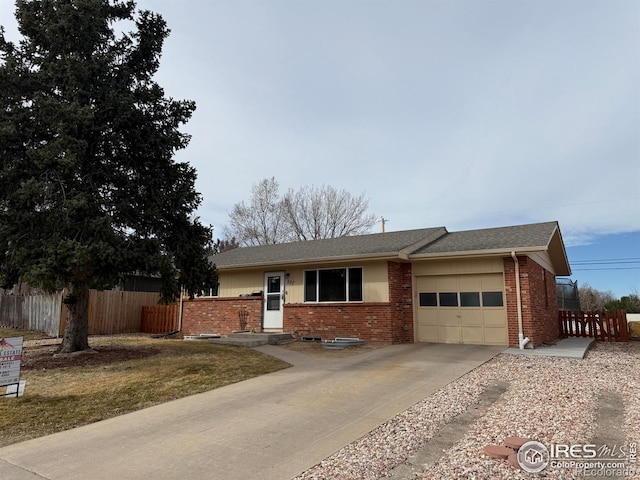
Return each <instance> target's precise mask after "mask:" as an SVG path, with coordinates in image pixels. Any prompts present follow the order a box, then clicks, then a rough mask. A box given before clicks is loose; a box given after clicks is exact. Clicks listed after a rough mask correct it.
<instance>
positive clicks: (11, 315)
mask: <svg viewBox="0 0 640 480" xmlns="http://www.w3.org/2000/svg"><path fill="white" fill-rule="evenodd" d="M61 305H62V294H61V293H56V294H53V295H0V325H2V326H4V327H12V328H20V329H23V330H37V331H39V332H44V333H46V334H47V335H50V336H52V337H56V336H57V335H58V331H59V328H60V311H61Z"/></svg>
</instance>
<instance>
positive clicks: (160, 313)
mask: <svg viewBox="0 0 640 480" xmlns="http://www.w3.org/2000/svg"><path fill="white" fill-rule="evenodd" d="M177 330H178V306H177V305H152V306H144V307H142V315H141V319H140V331H141V332H143V333H159V334H161V333H172V332H175V331H177Z"/></svg>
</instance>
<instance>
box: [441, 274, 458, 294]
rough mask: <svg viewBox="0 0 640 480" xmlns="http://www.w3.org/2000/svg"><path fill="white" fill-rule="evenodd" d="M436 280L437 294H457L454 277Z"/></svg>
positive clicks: (456, 282) (456, 284)
mask: <svg viewBox="0 0 640 480" xmlns="http://www.w3.org/2000/svg"><path fill="white" fill-rule="evenodd" d="M437 278H438V291H439V292H457V291H458V279H457V277H456V276H444V277H437Z"/></svg>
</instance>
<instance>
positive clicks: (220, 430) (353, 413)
mask: <svg viewBox="0 0 640 480" xmlns="http://www.w3.org/2000/svg"><path fill="white" fill-rule="evenodd" d="M258 349H259V350H261V351H263V352H265V353H268V354H270V355H274V356H276V357H279V358H282V359H283V360H285V361H287V362H289V363H291V364H293V365H294V366H293V367H291V368H288V369H286V370H282V371H279V372H275V373H271V374H269V375H264V376H262V377H258V378H253V379H251V380H246V381H244V382H241V383H237V384H234V385H229V386H226V387H223V388H219V389H216V390H212V391H210V392H206V393H202V394H198V395H193V396H190V397H187V398H183V399H180V400H175V401H173V402H169V403H165V404H163V405H158V406H155V407H151V408H147V409H145V410H140V411H137V412H133V413H130V414H127V415H123V416H120V417H117V418H112V419H109V420H105V421H102V422H98V423H94V424H91V425H87V426H84V427H80V428H76V429H73V430H69V431H66V432H61V433H58V434H54V435H50V436H47V437H42V438H37V439H34V440H29V441H27V442H23V443H19V444H15V445H10V446H8V447H5V448H2V449H0V478H11V479H14V480H24V479H29V480H34V479H48V480H57V479H60V480H62V479H64V480H73V479H82V480H84V479H86V478H92V479H109V480H112V479H114V478H118V479H147V478H153V479H182V478H199V479H206V478H215V479H243V480H245V479H248V478H260V479H278V480H282V479H288V478H292V477H295V476H296V475H298V474H299V473H301V472H303V471H305V470H306V469H308V468H310V467H312V466H313V465H315V464H316V463H318V462H320V461H321V460H322V459H324V458H326V457H327V456H329V455H331V454H332V453H333V452H335V451H336V450H338V449H340V448H341V447H343V446H344V445H346V444H348V443H350V442H352V441H354V440H356V439H358V438H360V437H361V436H363V435H364V434H366V433H367V432H369V431H370V430H372V429H373V428H374V427H376V426H377V425H379V424H381V423H383V422H384V421H386V420H388V419H389V418H392V417H393V416H395V415H396V414H398V413H400V412H402V411H404V410H406V409H407V408H408V407H410V406H411V405H413V404H415V403H417V402H418V401H420V400H422V399H423V398H425V397H426V396H428V395H429V394H431V393H433V392H434V391H435V390H437V389H439V388H441V387H442V386H444V385H446V384H447V383H449V382H451V381H453V380H455V379H456V378H458V377H460V376H462V375H464V374H465V373H467V372H468V371H470V370H472V369H474V368H475V367H477V366H478V365H480V364H482V363H484V362H486V361H487V360H489V359H491V358H492V357H494V356H495V355H497V354H498V353H500V352H501V351H502V350H504V347H489V346H473V345H443V344H405V345H393V346H389V347H383V348H379V349H375V350H371V351H368V352H366V353H362V354H360V355H354V356H352V357H343V358H340V359H335V358H324V357H316V356H311V355H305V354H302V353H299V352H294V351H290V350H287V349H284V348H281V347H276V346H269V345H266V346H264V347H259V348H258Z"/></svg>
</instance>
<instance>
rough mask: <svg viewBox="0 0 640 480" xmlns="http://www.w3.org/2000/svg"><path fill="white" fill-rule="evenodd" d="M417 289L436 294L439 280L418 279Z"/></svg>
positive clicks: (432, 278) (431, 278)
mask: <svg viewBox="0 0 640 480" xmlns="http://www.w3.org/2000/svg"><path fill="white" fill-rule="evenodd" d="M416 287H417V288H418V291H419V292H435V291H437V290H438V279H437V278H436V277H418V279H417V280H416Z"/></svg>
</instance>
